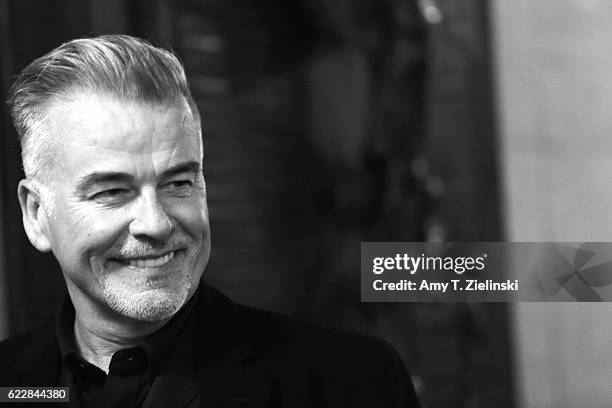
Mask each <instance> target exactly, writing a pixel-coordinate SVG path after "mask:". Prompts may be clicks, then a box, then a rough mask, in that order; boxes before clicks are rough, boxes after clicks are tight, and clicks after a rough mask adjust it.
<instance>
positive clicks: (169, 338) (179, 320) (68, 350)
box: [55, 288, 200, 375]
mask: <svg viewBox="0 0 612 408" xmlns="http://www.w3.org/2000/svg"><path fill="white" fill-rule="evenodd" d="M199 292H200V289H199V288H198V289H197V290H196V292H195V293H194V294H193V296H192V297H191V299H189V301H188V302H187V303H186V304H185V305H184V306H183V307H182V308H181V309H180V310H179V311H178V312H177V313H176V314H175V315H174V316H173V317H172V318H171V319H170V321H168V323H166V324H165V325H164V326H163V327H162V328H161V329H159V330H158V331H156V332H155V333H153V334H151V335H150V336H148V337H146V338H145V339H144V340H143V341H141V342H140V343H138V344H136V346H138V347H141V348H142V349H144V351H145V352H146V354H147V358H148V361H149V366H148V370H147V371H148V372H149V374H153V375H154V374H155V373H156V372H157V371H158V370H159V368H160V366H161V364H162V362H163V359H164V357H165V356H166V354H167V351H168V350H169V349H170V348H171V346H172V344H173V343H174V342H175V340H176V339H177V338H178V337H179V336H180V335H181V333H182V332H183V330H184V329H185V327H186V326H187V322H188V320H189V317H190V316H191V315H192V314H193V310H194V308H195V304H196V303H197V298H198V296H199ZM74 316H75V312H74V306H73V304H72V301H71V300H70V297H69V296H66V299H65V300H64V302H63V303H62V305H61V307H60V310H59V313H58V314H57V317H56V321H55V334H56V337H57V342H58V345H59V349H60V355H61V359H62V360H61V361H62V362H64V363H65V362H66V361H67V360H66V359H67V358H73V357H78V356H80V353H79V352H78V348H77V346H76V342H75V339H74Z"/></svg>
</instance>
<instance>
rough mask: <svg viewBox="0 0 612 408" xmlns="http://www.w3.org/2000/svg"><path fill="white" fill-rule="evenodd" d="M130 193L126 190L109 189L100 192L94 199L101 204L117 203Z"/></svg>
mask: <svg viewBox="0 0 612 408" xmlns="http://www.w3.org/2000/svg"><path fill="white" fill-rule="evenodd" d="M129 194H130V191H129V190H127V189H124V188H109V189H108V190H103V191H100V192H98V193H96V194H94V195H93V196H92V199H93V200H95V201H99V202H105V203H106V202H116V201H121V200H123V199H125V198H127V197H128V195H129Z"/></svg>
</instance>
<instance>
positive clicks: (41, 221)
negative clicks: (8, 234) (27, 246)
mask: <svg viewBox="0 0 612 408" xmlns="http://www.w3.org/2000/svg"><path fill="white" fill-rule="evenodd" d="M17 196H18V197H19V205H20V206H21V214H22V219H23V228H24V229H25V232H26V235H27V236H28V238H29V240H30V242H31V243H32V245H34V247H35V248H36V249H38V250H39V251H41V252H49V251H50V250H51V241H50V240H49V220H48V218H47V212H46V211H45V208H44V207H43V205H42V200H41V195H40V192H39V191H38V189H37V188H36V185H35V183H33V182H32V180H21V181H20V182H19V186H18V187H17Z"/></svg>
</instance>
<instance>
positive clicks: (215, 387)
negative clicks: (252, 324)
mask: <svg viewBox="0 0 612 408" xmlns="http://www.w3.org/2000/svg"><path fill="white" fill-rule="evenodd" d="M201 287H202V293H200V296H199V299H198V305H197V306H196V307H197V308H198V310H197V312H198V316H197V323H196V339H195V341H196V360H197V362H196V366H197V368H196V370H197V381H198V388H199V401H200V405H201V406H214V407H236V408H237V407H243V408H247V407H250V408H255V407H265V406H269V402H270V395H269V394H270V380H269V375H268V373H267V370H266V369H264V368H263V367H261V365H260V364H257V355H256V349H255V346H254V344H253V341H252V339H251V336H250V334H249V332H248V330H247V328H246V326H245V325H244V322H243V320H242V317H241V316H240V312H239V310H238V307H237V306H236V304H234V303H233V302H232V301H231V300H229V299H228V298H227V297H225V296H224V295H223V294H221V293H220V292H219V291H217V290H216V289H213V288H211V287H209V286H207V285H205V284H203V283H201ZM14 367H15V370H16V371H17V373H18V374H19V376H20V377H21V379H22V381H23V385H28V384H39V385H48V386H55V385H57V383H58V373H59V368H60V353H59V346H58V344H57V339H56V335H55V325H54V322H53V320H50V321H48V322H47V323H45V325H43V326H42V327H41V328H40V329H38V330H37V331H35V332H34V334H33V335H32V337H31V338H30V340H29V342H28V345H27V346H26V348H25V349H24V352H23V354H22V356H21V357H20V358H19V359H17V361H16V363H15V366H14ZM15 385H19V384H15Z"/></svg>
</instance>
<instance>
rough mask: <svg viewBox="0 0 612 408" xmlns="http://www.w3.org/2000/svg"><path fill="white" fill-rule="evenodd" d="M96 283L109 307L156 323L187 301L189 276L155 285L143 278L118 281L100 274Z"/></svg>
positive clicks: (190, 281)
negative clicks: (99, 284)
mask: <svg viewBox="0 0 612 408" xmlns="http://www.w3.org/2000/svg"><path fill="white" fill-rule="evenodd" d="M100 283H101V285H102V293H103V296H104V299H105V301H106V304H107V305H108V306H109V307H110V308H111V309H112V310H114V311H115V312H117V313H119V314H120V315H122V316H125V317H128V318H131V319H134V320H138V321H146V322H156V321H160V320H164V319H168V318H170V317H172V316H174V314H176V312H178V311H179V310H180V309H181V307H183V305H185V303H187V297H188V296H189V291H190V289H191V285H192V279H191V277H190V276H189V275H185V274H183V275H181V276H180V277H176V278H174V279H173V280H172V282H169V283H168V284H167V285H162V286H159V285H158V284H157V283H156V282H154V281H150V280H148V279H145V278H135V279H131V281H130V282H118V281H115V280H113V279H112V278H111V277H109V276H103V277H102V279H101V281H100Z"/></svg>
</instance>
